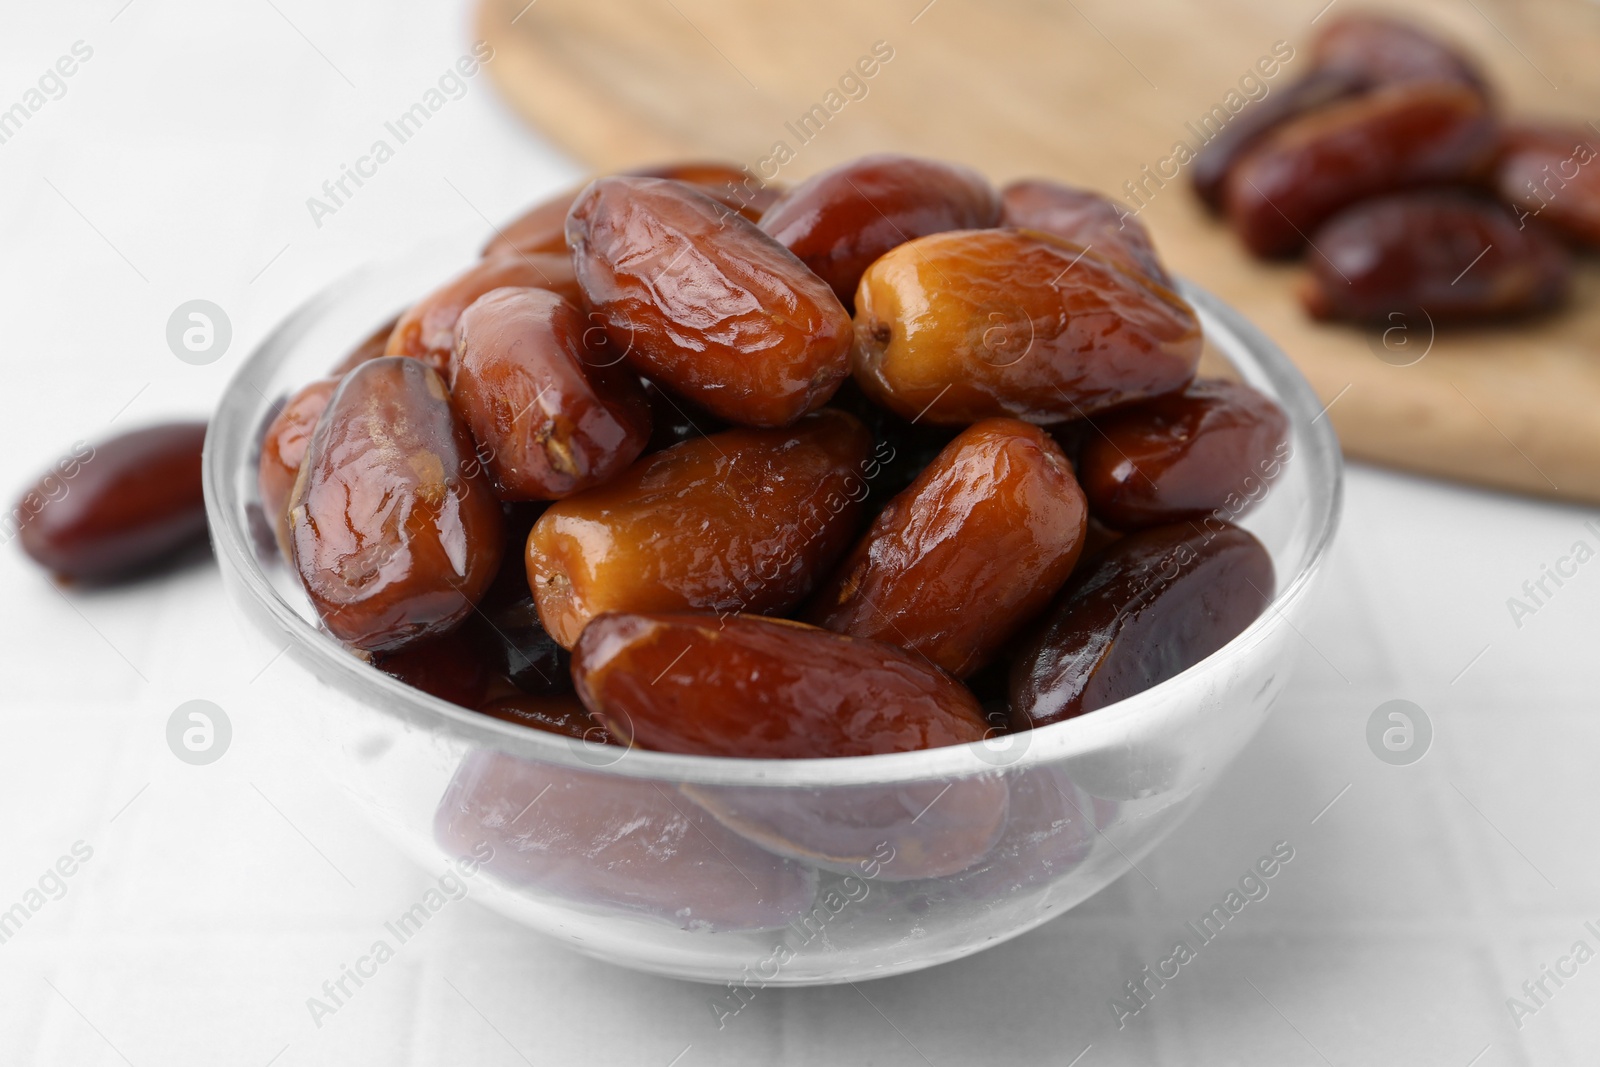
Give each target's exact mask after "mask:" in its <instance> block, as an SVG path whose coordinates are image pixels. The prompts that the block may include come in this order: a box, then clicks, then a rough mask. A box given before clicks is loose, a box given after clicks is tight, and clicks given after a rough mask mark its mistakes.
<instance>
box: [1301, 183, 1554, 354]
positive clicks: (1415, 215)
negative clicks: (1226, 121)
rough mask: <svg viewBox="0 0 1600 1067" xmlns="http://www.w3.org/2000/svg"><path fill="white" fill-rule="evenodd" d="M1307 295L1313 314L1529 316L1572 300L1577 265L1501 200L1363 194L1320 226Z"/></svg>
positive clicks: (1408, 319) (1384, 320) (1434, 318)
mask: <svg viewBox="0 0 1600 1067" xmlns="http://www.w3.org/2000/svg"><path fill="white" fill-rule="evenodd" d="M1313 240H1314V241H1315V242H1316V245H1317V249H1318V251H1319V252H1320V253H1321V254H1320V255H1318V256H1314V257H1311V259H1310V261H1309V263H1308V266H1309V267H1310V268H1311V271H1310V274H1309V275H1308V277H1307V280H1306V281H1307V284H1306V285H1305V287H1304V288H1303V290H1302V300H1303V302H1304V304H1305V306H1306V310H1307V311H1309V312H1310V313H1311V314H1312V315H1313V316H1314V317H1316V318H1320V319H1348V320H1351V321H1354V322H1368V323H1373V324H1375V325H1380V326H1391V325H1397V324H1398V325H1401V326H1418V325H1420V324H1421V323H1422V322H1423V321H1424V318H1426V320H1427V321H1429V322H1432V323H1434V324H1441V323H1451V322H1466V321H1473V320H1481V319H1492V318H1505V317H1510V316H1516V315H1528V314H1532V313H1535V312H1539V311H1544V310H1548V309H1550V308H1552V307H1555V306H1556V305H1557V304H1559V303H1560V302H1561V301H1562V299H1563V298H1564V297H1565V296H1566V293H1567V291H1568V289H1569V288H1570V283H1571V279H1572V262H1571V257H1570V256H1568V254H1567V252H1566V250H1565V249H1563V248H1562V247H1561V245H1560V244H1559V243H1558V242H1557V241H1556V240H1555V239H1554V238H1553V237H1550V236H1549V235H1548V234H1547V233H1545V232H1544V231H1543V230H1542V229H1541V228H1539V227H1538V225H1537V224H1535V225H1532V226H1523V225H1521V224H1519V223H1518V221H1517V219H1516V218H1515V217H1514V216H1513V215H1512V214H1511V213H1510V212H1509V211H1508V210H1506V209H1505V208H1503V207H1501V206H1500V205H1499V204H1496V203H1494V202H1493V201H1490V200H1486V199H1480V198H1478V197H1475V196H1472V195H1469V194H1465V193H1456V192H1437V191H1425V192H1416V193H1401V194H1397V195H1394V196H1387V197H1377V198H1374V199H1372V200H1364V201H1362V202H1361V203H1359V204H1354V205H1352V206H1351V207H1348V208H1346V209H1345V210H1344V211H1341V212H1340V213H1339V214H1337V215H1335V216H1334V217H1333V218H1332V219H1330V220H1328V222H1327V224H1326V225H1324V226H1322V227H1321V228H1320V229H1319V230H1317V232H1316V236H1315V237H1314V238H1313Z"/></svg>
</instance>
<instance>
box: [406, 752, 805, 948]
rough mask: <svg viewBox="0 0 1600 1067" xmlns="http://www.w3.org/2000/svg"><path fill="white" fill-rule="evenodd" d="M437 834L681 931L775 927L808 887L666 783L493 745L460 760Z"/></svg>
mask: <svg viewBox="0 0 1600 1067" xmlns="http://www.w3.org/2000/svg"><path fill="white" fill-rule="evenodd" d="M536 800H537V801H538V803H534V801H536ZM434 839H435V840H436V841H437V842H438V843H439V846H440V847H441V848H443V849H444V851H445V852H446V853H447V854H449V855H452V856H466V855H471V856H476V857H479V858H480V859H481V860H482V866H483V869H484V870H486V871H488V872H489V873H490V874H492V875H493V876H494V877H495V878H496V879H498V880H500V881H502V882H505V883H507V884H509V885H510V886H513V887H519V888H521V889H523V890H525V891H528V892H531V893H539V894H549V895H551V896H554V897H557V898H560V899H562V900H569V901H573V902H574V903H577V904H580V905H582V906H584V907H586V908H606V909H611V910H615V911H618V912H624V913H633V914H642V915H647V916H650V917H653V918H655V919H659V920H662V921H664V922H667V923H670V924H672V925H673V926H677V927H679V928H681V929H685V930H704V931H715V930H767V929H774V928H777V927H781V926H783V925H784V924H785V923H788V922H791V921H793V920H794V919H796V918H798V917H799V916H801V915H803V914H805V913H806V912H807V911H808V910H809V909H810V907H811V901H812V897H813V895H814V894H815V892H816V884H817V880H816V873H815V872H814V871H810V870H807V869H806V868H804V867H802V866H801V865H800V864H798V863H795V862H793V861H792V860H786V859H780V858H779V857H777V856H774V855H773V854H772V853H770V852H767V851H765V850H763V849H760V848H757V847H756V846H755V845H752V844H750V843H749V842H748V841H745V840H744V839H743V838H741V837H739V836H738V835H736V834H733V833H731V832H729V831H728V830H726V829H724V828H723V827H722V825H721V824H719V823H718V822H717V821H716V820H715V819H713V818H711V816H709V815H707V814H706V813H705V812H703V811H701V810H700V809H699V808H698V807H696V806H695V804H694V803H693V802H692V801H690V800H689V799H688V798H687V797H685V796H683V795H682V794H681V793H679V792H677V791H676V790H675V789H674V788H673V786H672V785H671V784H670V783H662V782H652V781H645V780H640V779H636V778H623V777H619V776H617V775H608V774H602V773H598V772H591V771H580V770H569V769H567V768H565V767H555V766H550V765H546V764H540V763H534V762H532V761H529V760H521V759H516V758H513V757H511V756H504V755H501V754H499V753H495V752H489V751H477V752H474V753H472V754H471V755H469V756H468V757H467V758H466V759H465V760H463V761H462V764H461V766H460V767H459V768H457V770H456V774H455V777H454V778H453V779H452V780H451V782H450V785H449V787H448V788H447V789H446V790H445V795H444V797H443V798H442V799H441V800H440V802H439V810H438V812H437V813H436V815H435V817H434Z"/></svg>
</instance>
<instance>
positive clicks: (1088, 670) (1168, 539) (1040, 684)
mask: <svg viewBox="0 0 1600 1067" xmlns="http://www.w3.org/2000/svg"><path fill="white" fill-rule="evenodd" d="M1272 592H1273V574H1272V559H1271V557H1270V556H1268V555H1267V550H1266V549H1265V548H1263V547H1262V546H1261V543H1260V542H1259V541H1257V540H1256V539H1255V538H1254V537H1252V536H1251V535H1250V534H1249V532H1247V531H1245V530H1243V529H1241V528H1239V527H1237V526H1232V525H1229V524H1228V523H1225V522H1222V521H1221V520H1219V519H1207V520H1205V521H1204V523H1177V524H1174V525H1171V526H1156V527H1152V528H1151V529H1148V530H1141V531H1139V532H1138V533H1133V534H1129V535H1128V536H1127V537H1124V538H1122V539H1121V540H1119V541H1117V542H1115V543H1114V544H1112V545H1111V547H1110V548H1108V549H1106V550H1105V552H1104V553H1102V554H1101V555H1100V556H1099V557H1097V558H1096V559H1094V560H1091V561H1090V562H1088V563H1087V564H1086V565H1085V566H1084V567H1082V568H1080V569H1079V571H1078V573H1077V574H1075V575H1073V577H1072V580H1071V581H1070V582H1068V583H1067V588H1066V589H1065V590H1063V592H1062V594H1061V599H1060V601H1059V602H1058V604H1057V606H1056V608H1055V610H1054V611H1053V612H1052V614H1051V616H1050V618H1049V621H1048V623H1046V625H1045V626H1044V627H1043V628H1041V629H1040V630H1039V631H1038V633H1036V634H1035V636H1034V637H1033V638H1032V640H1030V641H1029V642H1027V643H1026V644H1025V645H1024V646H1023V648H1022V649H1021V651H1020V652H1019V654H1018V656H1017V658H1016V660H1015V661H1014V662H1013V664H1012V668H1011V722H1012V726H1013V727H1014V728H1015V729H1019V730H1020V729H1027V728H1029V727H1034V726H1044V725H1047V724H1049V723H1053V722H1059V721H1061V720H1062V719H1070V718H1072V717H1073V716H1075V715H1082V714H1084V713H1085V712H1090V711H1094V710H1095V709H1097V708H1103V707H1105V706H1107V705H1108V704H1114V703H1116V702H1117V701H1119V700H1123V699H1125V698H1127V697H1130V696H1133V695H1134V694H1135V693H1139V692H1142V691H1143V690H1145V689H1148V688H1150V687H1151V686H1153V685H1156V684H1157V683H1159V682H1164V681H1166V680H1167V679H1168V678H1171V677H1173V676H1174V675H1177V674H1179V673H1180V672H1182V671H1184V670H1187V669H1188V668H1190V667H1192V666H1194V665H1195V664H1196V663H1199V662H1200V661H1201V660H1202V659H1204V658H1205V657H1207V656H1209V655H1211V653H1213V652H1215V651H1217V649H1219V648H1221V647H1222V646H1223V645H1225V644H1227V643H1228V642H1229V641H1231V640H1233V638H1235V637H1236V636H1238V635H1239V634H1240V633H1241V632H1242V631H1243V630H1244V629H1245V627H1247V626H1249V625H1250V623H1251V622H1253V621H1254V620H1255V618H1256V617H1257V616H1258V615H1260V614H1261V612H1262V611H1263V610H1264V609H1265V608H1266V606H1267V604H1268V603H1269V602H1270V601H1271V599H1272Z"/></svg>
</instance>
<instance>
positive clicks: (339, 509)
mask: <svg viewBox="0 0 1600 1067" xmlns="http://www.w3.org/2000/svg"><path fill="white" fill-rule="evenodd" d="M503 522H504V520H503V518H502V516H501V513H500V505H499V503H498V502H497V501H496V500H495V498H494V494H493V492H492V490H491V487H490V485H489V479H488V478H487V476H485V475H484V473H483V470H482V468H481V467H480V466H479V464H478V461H477V458H476V455H475V453H474V444H473V441H472V435H471V434H470V433H469V432H468V431H467V428H466V426H465V425H464V424H463V423H462V422H461V420H460V419H459V418H457V416H456V414H455V411H454V409H453V408H452V407H451V405H450V398H449V394H448V393H447V392H446V391H445V384H444V379H443V378H441V377H439V375H438V374H437V373H435V372H434V371H433V369H432V368H430V367H429V366H428V365H427V364H426V363H423V362H422V361H420V360H415V359H401V358H384V359H375V360H372V361H370V362H368V363H364V364H362V365H361V366H359V367H357V368H356V369H355V370H353V371H351V372H350V374H349V375H348V376H346V377H345V379H344V381H343V382H342V383H340V385H339V388H338V390H337V391H336V392H335V393H334V394H333V398H332V399H331V400H330V401H329V402H328V407H327V409H326V410H325V411H324V412H323V413H322V418H321V419H320V420H319V421H318V423H317V427H316V430H315V431H314V432H313V433H312V435H311V442H310V444H309V445H308V446H307V448H306V457H305V461H304V464H303V465H302V466H301V469H300V476H299V478H298V479H297V480H296V482H295V486H294V490H293V492H292V493H291V494H290V498H289V535H290V543H291V545H292V547H293V556H294V564H295V568H296V569H297V570H298V572H299V574H300V580H301V582H302V583H303V584H304V586H305V589H306V593H307V594H308V595H309V597H310V598H311V602H312V604H313V606H315V608H316V609H317V614H318V615H319V616H320V617H321V619H322V622H323V625H325V626H326V627H327V628H328V630H329V632H330V633H332V634H333V635H334V636H335V637H337V638H339V639H340V640H342V641H347V642H349V643H350V644H352V645H355V646H357V647H358V648H364V649H367V650H369V651H383V650H388V649H393V648H398V647H400V646H402V645H405V644H409V643H410V642H413V641H417V640H420V639H422V638H424V637H429V636H432V635H435V634H438V633H442V632H444V631H446V630H449V629H450V628H452V627H453V626H455V625H456V624H457V623H459V622H460V621H461V620H462V619H463V618H465V617H466V616H467V615H468V614H469V613H470V612H471V611H472V609H473V605H474V604H475V603H476V602H477V600H478V598H479V597H481V596H482V595H483V593H484V591H485V590H486V589H487V588H488V587H489V584H490V582H491V581H493V579H494V576H495V570H496V568H497V567H498V566H499V563H500V554H501V549H502V538H503V536H504V527H503Z"/></svg>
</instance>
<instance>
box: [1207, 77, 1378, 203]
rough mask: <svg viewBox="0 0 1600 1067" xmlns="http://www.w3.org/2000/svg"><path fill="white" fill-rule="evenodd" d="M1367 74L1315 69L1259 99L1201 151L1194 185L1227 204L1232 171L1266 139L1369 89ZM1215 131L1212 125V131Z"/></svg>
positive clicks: (1209, 200) (1215, 200) (1220, 131)
mask: <svg viewBox="0 0 1600 1067" xmlns="http://www.w3.org/2000/svg"><path fill="white" fill-rule="evenodd" d="M1368 87H1369V83H1368V80H1367V78H1366V77H1364V76H1363V75H1360V74H1357V73H1353V72H1347V71H1343V70H1313V71H1312V72H1311V73H1309V74H1307V75H1306V76H1305V77H1304V78H1301V79H1300V80H1299V81H1295V82H1291V83H1289V84H1288V85H1285V86H1283V87H1282V88H1278V89H1274V90H1272V92H1271V94H1269V95H1268V96H1266V97H1263V98H1262V99H1260V100H1257V101H1254V102H1253V103H1252V104H1251V105H1250V106H1249V107H1248V108H1246V109H1245V110H1244V111H1241V112H1240V113H1239V114H1237V115H1235V116H1233V118H1231V119H1229V120H1228V124H1227V125H1226V126H1224V127H1223V128H1222V129H1221V130H1219V131H1217V133H1216V134H1215V135H1214V136H1213V137H1212V138H1211V140H1209V141H1207V142H1206V143H1205V144H1204V145H1203V146H1202V147H1201V149H1200V151H1199V152H1197V153H1196V154H1195V158H1194V162H1193V163H1192V164H1191V165H1190V167H1189V178H1190V181H1191V182H1192V183H1193V185H1194V191H1195V192H1196V193H1197V194H1199V196H1200V199H1201V200H1202V201H1204V202H1205V204H1206V206H1207V207H1209V208H1211V210H1213V211H1217V212H1220V211H1222V209H1223V207H1224V200H1225V191H1226V188H1227V179H1228V174H1229V172H1231V171H1232V170H1233V168H1234V165H1235V164H1236V163H1238V162H1239V160H1241V159H1243V158H1244V157H1245V156H1246V155H1247V154H1248V153H1249V151H1250V150H1251V149H1252V148H1254V147H1255V146H1256V145H1258V144H1260V143H1261V141H1262V139H1263V138H1265V137H1266V136H1267V134H1269V133H1271V132H1272V131H1273V130H1276V129H1277V128H1279V127H1280V126H1283V125H1284V124H1285V123H1287V122H1289V121H1291V120H1293V119H1297V118H1299V117H1300V116H1301V115H1306V114H1309V113H1311V112H1313V111H1315V110H1317V109H1318V108H1321V107H1323V106H1325V105H1327V104H1331V103H1333V102H1335V101H1337V100H1344V99H1347V98H1349V97H1352V96H1355V95H1356V94H1357V93H1359V92H1361V91H1363V90H1365V89H1367V88H1368ZM1208 132H1209V131H1208Z"/></svg>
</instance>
